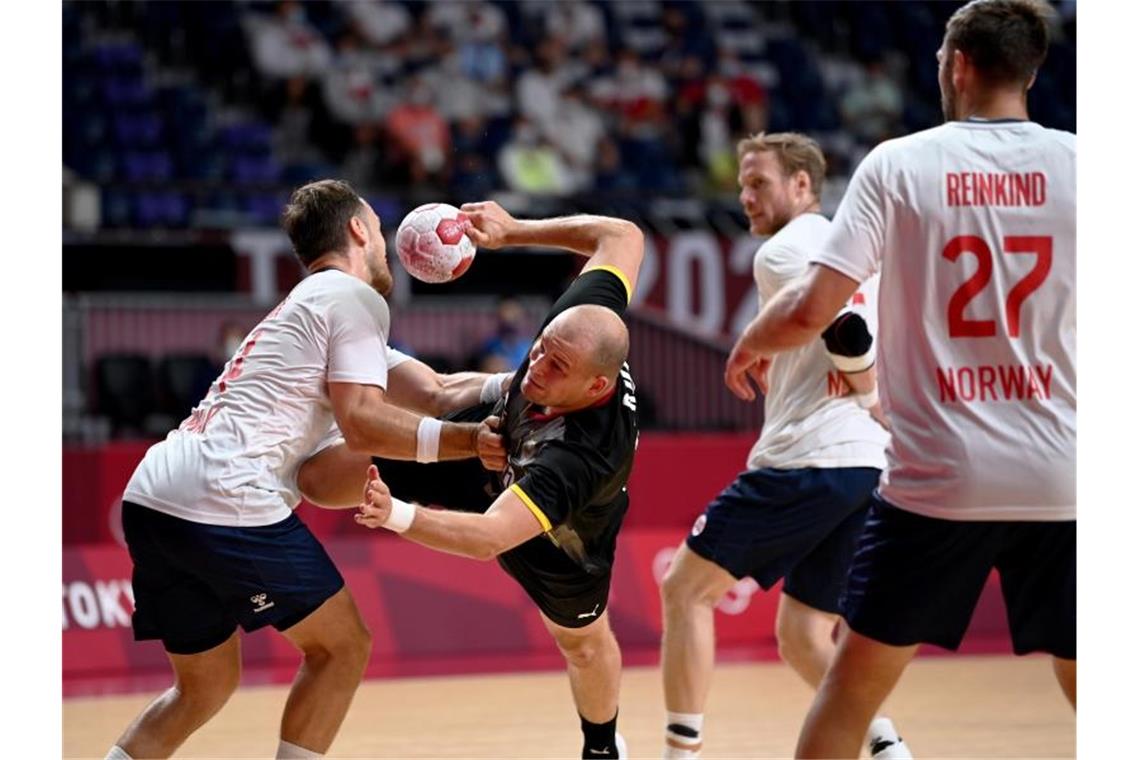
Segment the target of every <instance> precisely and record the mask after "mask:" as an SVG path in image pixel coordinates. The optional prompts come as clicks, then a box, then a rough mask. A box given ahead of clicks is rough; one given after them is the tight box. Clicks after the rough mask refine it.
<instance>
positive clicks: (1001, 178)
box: [994, 174, 1009, 206]
mask: <svg viewBox="0 0 1140 760" xmlns="http://www.w3.org/2000/svg"><path fill="white" fill-rule="evenodd" d="M1008 179H1009V176H1008V175H1005V174H998V175H996V176H995V177H994V205H995V206H1008V205H1009V191H1008V190H1007V189H1006V184H1007V180H1008Z"/></svg>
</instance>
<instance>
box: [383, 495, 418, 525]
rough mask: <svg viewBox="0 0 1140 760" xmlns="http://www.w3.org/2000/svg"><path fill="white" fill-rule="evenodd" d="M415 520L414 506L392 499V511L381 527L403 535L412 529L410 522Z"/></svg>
mask: <svg viewBox="0 0 1140 760" xmlns="http://www.w3.org/2000/svg"><path fill="white" fill-rule="evenodd" d="M415 519H416V505H415V504H409V503H408V502H406V501H400V500H399V499H397V498H395V497H393V498H392V511H391V512H389V513H388V519H387V520H385V521H384V526H383V527H385V528H387V529H388V530H390V531H394V532H396V533H403V532H404V531H405V530H407V529H408V528H410V527H412V521H413V520H415Z"/></svg>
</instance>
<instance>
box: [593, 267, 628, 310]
mask: <svg viewBox="0 0 1140 760" xmlns="http://www.w3.org/2000/svg"><path fill="white" fill-rule="evenodd" d="M597 269H601V270H602V271H604V272H609V273H610V274H612V275H613V276H614V277H617V278H618V279H619V280H621V284H622V285H625V302H626V303H629V302H630V301H632V300H633V286H632V285H630V284H629V278H628V277H626V276H625V272H623V271H621V270H620V269H618V268H617V267H614V266H610V265H609V264H602V265H601V266H596V267H590V268H589V269H584V270H583V271H582V274H586V272H593V271H594V270H597Z"/></svg>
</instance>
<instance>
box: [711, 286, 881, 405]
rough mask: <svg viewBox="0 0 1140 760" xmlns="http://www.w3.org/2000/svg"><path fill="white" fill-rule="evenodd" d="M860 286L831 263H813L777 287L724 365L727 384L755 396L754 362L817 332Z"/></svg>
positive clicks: (742, 394) (747, 397)
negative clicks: (798, 276)
mask: <svg viewBox="0 0 1140 760" xmlns="http://www.w3.org/2000/svg"><path fill="white" fill-rule="evenodd" d="M858 287H859V283H858V282H856V281H855V280H853V279H851V278H850V277H848V276H847V275H844V274H840V273H839V272H838V271H836V270H834V269H831V268H830V267H826V266H823V265H820V264H812V265H810V266H809V267H808V272H807V274H805V275H804V276H803V277H801V278H800V279H798V280H796V281H795V282H793V283H791V284H789V285H788V286H787V287H785V288H783V289H782V290H781V291H780V292H779V293H777V294H776V295H775V297H774V298H772V300H771V301H769V302H768V303H766V304H765V305H764V308H763V309H761V310H760V313H759V314H757V315H756V318H755V319H753V320H752V321H751V322H750V323H749V324H748V327H746V328H745V329H744V332H743V333H741V335H740V337H739V338H738V339H737V341H736V345H734V346H733V347H732V353H731V354H729V357H728V362H727V363H726V365H725V373H724V382H725V385H727V386H728V388H729V390H731V391H732V392H733V393H734V394H736V396H738V397H739V398H742V399H744V400H745V401H752V400H754V399H755V398H756V393H755V391H754V390H753V389H752V386H751V385H749V382H748V378H749V376H750V373H751V372H755V367H756V366H757V365H759V364H761V363H762V362H763V361H764V360H765V359H766V358H768V357H771V356H772V355H774V354H778V353H779V352H781V351H787V350H788V349H792V348H796V347H797V346H802V345H804V344H805V343H808V342H809V341H811V340H814V339H816V338H818V337H819V335H820V333H822V332H823V330H824V328H826V327H827V326H828V325H829V324H831V321H832V320H833V319H835V315H836V314H837V313H838V312H839V310H840V309H842V308H843V306H844V304H846V303H847V301H848V300H850V298H851V296H852V295H854V293H855V291H856V290H857V289H858Z"/></svg>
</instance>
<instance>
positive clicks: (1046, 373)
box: [1033, 364, 1053, 398]
mask: <svg viewBox="0 0 1140 760" xmlns="http://www.w3.org/2000/svg"><path fill="white" fill-rule="evenodd" d="M1033 370H1034V371H1035V372H1036V373H1037V377H1039V378H1041V387H1042V388H1044V390H1045V398H1053V387H1052V386H1053V365H1052V364H1046V365H1045V368H1044V369H1042V367H1041V365H1040V364H1038V365H1037V366H1036V367H1034V368H1033Z"/></svg>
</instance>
